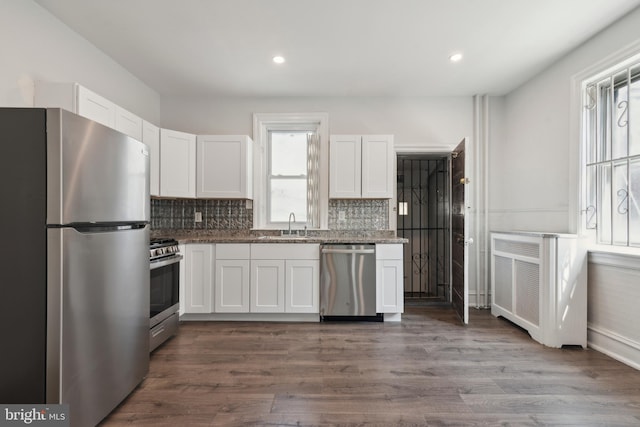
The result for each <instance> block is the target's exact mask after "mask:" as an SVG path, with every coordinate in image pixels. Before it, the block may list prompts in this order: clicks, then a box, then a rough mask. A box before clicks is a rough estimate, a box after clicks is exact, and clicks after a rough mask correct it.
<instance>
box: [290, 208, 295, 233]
mask: <svg viewBox="0 0 640 427" xmlns="http://www.w3.org/2000/svg"><path fill="white" fill-rule="evenodd" d="M291 217H293V222H294V224H295V222H296V215H295V214H294V213H293V212H291V213H290V214H289V236H291Z"/></svg>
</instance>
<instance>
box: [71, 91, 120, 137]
mask: <svg viewBox="0 0 640 427" xmlns="http://www.w3.org/2000/svg"><path fill="white" fill-rule="evenodd" d="M76 88H77V91H78V92H77V97H78V102H77V106H78V111H77V113H78V114H79V115H81V116H83V117H86V118H88V119H90V120H93V121H95V122H98V123H100V124H103V125H105V126H108V127H110V128H112V129H115V125H116V105H115V104H114V103H113V102H111V101H109V100H108V99H106V98H103V97H102V96H100V95H98V94H97V93H94V92H91V91H90V90H89V89H87V88H86V87H83V86H80V85H78V86H76Z"/></svg>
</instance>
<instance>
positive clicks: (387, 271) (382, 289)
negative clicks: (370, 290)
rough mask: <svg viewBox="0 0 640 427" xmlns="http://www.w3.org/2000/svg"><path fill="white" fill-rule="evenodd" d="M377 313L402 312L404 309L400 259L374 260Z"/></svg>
mask: <svg viewBox="0 0 640 427" xmlns="http://www.w3.org/2000/svg"><path fill="white" fill-rule="evenodd" d="M376 270H377V274H376V282H377V299H376V311H377V312H378V313H402V312H403V311H404V292H403V288H404V284H403V274H402V260H396V259H393V260H384V259H379V260H376Z"/></svg>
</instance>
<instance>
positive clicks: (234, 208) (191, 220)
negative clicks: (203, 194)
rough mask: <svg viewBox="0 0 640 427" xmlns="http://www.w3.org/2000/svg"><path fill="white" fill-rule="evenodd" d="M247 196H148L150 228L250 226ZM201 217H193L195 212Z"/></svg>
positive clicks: (188, 228) (176, 228)
mask: <svg viewBox="0 0 640 427" xmlns="http://www.w3.org/2000/svg"><path fill="white" fill-rule="evenodd" d="M246 204H247V202H246V200H209V199H151V229H152V230H233V231H236V230H250V229H251V228H252V227H253V209H247V208H246ZM196 212H201V213H202V221H201V222H196V221H195V213H196Z"/></svg>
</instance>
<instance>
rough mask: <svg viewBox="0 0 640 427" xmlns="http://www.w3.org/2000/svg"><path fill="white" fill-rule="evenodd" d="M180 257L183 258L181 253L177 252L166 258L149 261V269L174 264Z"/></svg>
mask: <svg viewBox="0 0 640 427" xmlns="http://www.w3.org/2000/svg"><path fill="white" fill-rule="evenodd" d="M182 258H183V256H182V255H180V254H177V255H173V256H170V257H167V258H163V259H160V260H159V261H151V263H149V269H150V270H154V269H156V268H160V267H164V266H166V265H171V264H175V263H176V262H180V260H181V259H182Z"/></svg>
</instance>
